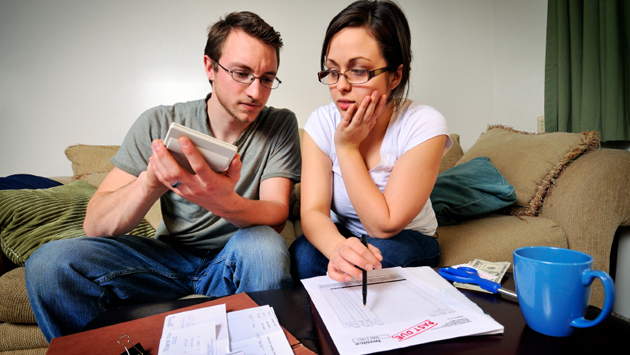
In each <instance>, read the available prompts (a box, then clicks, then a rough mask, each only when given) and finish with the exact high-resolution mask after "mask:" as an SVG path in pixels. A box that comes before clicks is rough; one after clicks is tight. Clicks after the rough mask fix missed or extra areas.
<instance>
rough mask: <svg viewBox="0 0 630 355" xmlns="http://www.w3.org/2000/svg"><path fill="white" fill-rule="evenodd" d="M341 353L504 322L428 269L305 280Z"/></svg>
mask: <svg viewBox="0 0 630 355" xmlns="http://www.w3.org/2000/svg"><path fill="white" fill-rule="evenodd" d="M302 283H303V284H304V287H305V288H306V290H307V291H308V294H309V296H310V297H311V300H312V301H313V304H314V305H315V307H316V308H317V310H318V312H319V315H320V316H321V317H322V320H323V321H324V324H325V325H326V328H327V329H328V333H329V334H330V336H331V338H332V340H333V342H334V343H335V346H336V347H337V350H338V351H339V353H340V354H341V355H353V354H357V355H359V354H367V353H374V352H379V351H386V350H391V349H396V348H403V347H408V346H412V345H417V344H424V343H428V342H433V341H439V340H444V339H451V338H457V337H463V336H470V335H481V334H494V333H502V332H503V326H502V325H501V324H499V323H498V322H496V321H495V320H494V319H492V318H491V317H490V316H488V315H487V314H485V313H483V311H482V310H481V309H480V308H479V307H478V306H477V305H475V304H474V303H473V302H471V301H470V300H468V299H467V298H466V296H464V295H463V294H462V293H461V292H459V291H458V290H457V289H456V288H455V287H453V286H452V285H451V284H450V283H448V282H446V281H445V280H443V279H442V277H440V276H439V274H437V273H436V272H435V271H434V270H433V269H431V268H428V267H422V268H413V269H411V268H409V269H403V268H400V267H397V268H390V269H382V270H374V271H370V272H369V273H368V294H367V304H366V306H363V297H362V287H361V286H362V285H361V280H352V281H349V282H336V281H333V280H331V279H330V278H329V277H328V276H320V277H313V278H310V279H306V280H302Z"/></svg>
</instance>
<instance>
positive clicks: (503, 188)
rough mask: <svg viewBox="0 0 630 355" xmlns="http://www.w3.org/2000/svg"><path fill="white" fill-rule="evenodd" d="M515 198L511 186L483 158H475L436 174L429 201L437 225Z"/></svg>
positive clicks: (498, 206) (478, 213)
mask: <svg viewBox="0 0 630 355" xmlns="http://www.w3.org/2000/svg"><path fill="white" fill-rule="evenodd" d="M515 201H516V193H515V192H514V186H512V185H510V184H509V183H508V182H507V180H505V178H504V177H503V176H502V175H501V174H500V173H499V171H498V170H497V169H496V168H495V167H494V166H493V165H492V163H491V162H490V160H489V159H488V158H487V157H477V158H474V159H472V160H470V161H468V162H466V163H463V164H460V165H456V166H454V167H453V168H450V169H448V170H446V171H444V172H443V173H441V174H440V175H438V177H437V180H436V182H435V186H434V187H433V191H432V192H431V204H432V205H433V210H434V211H435V216H436V217H437V221H438V225H441V226H445V225H453V224H457V223H458V222H461V221H464V220H467V219H471V218H476V217H481V216H483V215H485V214H488V213H490V212H494V211H497V210H499V209H501V208H504V207H507V206H509V205H511V204H512V203H514V202H515Z"/></svg>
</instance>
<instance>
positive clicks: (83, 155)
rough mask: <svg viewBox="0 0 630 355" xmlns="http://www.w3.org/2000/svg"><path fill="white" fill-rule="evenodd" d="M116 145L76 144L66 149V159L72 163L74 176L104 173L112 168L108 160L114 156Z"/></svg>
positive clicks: (116, 149) (116, 150) (112, 165)
mask: <svg viewBox="0 0 630 355" xmlns="http://www.w3.org/2000/svg"><path fill="white" fill-rule="evenodd" d="M119 148H120V147H119V146H117V145H85V144H77V145H72V146H69V147H68V148H66V157H67V158H68V160H70V161H71V162H72V171H73V172H74V174H75V175H81V174H86V173H106V172H108V171H110V170H112V169H113V168H114V164H112V163H111V162H110V161H109V160H110V159H111V158H112V157H113V156H114V155H116V153H117V152H118V149H119Z"/></svg>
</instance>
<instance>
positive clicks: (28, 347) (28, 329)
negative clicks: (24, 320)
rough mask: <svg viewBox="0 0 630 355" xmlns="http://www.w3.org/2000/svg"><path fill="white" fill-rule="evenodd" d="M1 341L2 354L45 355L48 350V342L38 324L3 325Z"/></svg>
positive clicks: (0, 331) (0, 325)
mask: <svg viewBox="0 0 630 355" xmlns="http://www.w3.org/2000/svg"><path fill="white" fill-rule="evenodd" d="M0 339H2V341H0V354H7V355H8V354H10V355H44V354H46V351H47V349H48V342H46V338H44V334H42V331H41V330H39V327H38V326H37V324H11V323H2V324H0ZM5 351H6V352H5Z"/></svg>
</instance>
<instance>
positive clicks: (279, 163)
mask: <svg viewBox="0 0 630 355" xmlns="http://www.w3.org/2000/svg"><path fill="white" fill-rule="evenodd" d="M209 97H210V95H208V97H207V98H206V99H204V100H197V101H189V102H184V103H178V104H175V105H173V106H158V107H155V108H152V109H149V110H147V111H146V112H144V113H143V114H142V115H140V117H139V118H138V120H137V121H136V122H135V123H134V124H133V126H132V127H131V129H130V130H129V132H128V133H127V136H126V137H125V140H124V141H123V144H122V145H121V148H120V150H119V151H118V153H117V154H116V155H115V156H114V157H113V158H112V159H111V162H112V163H113V164H114V165H115V166H116V167H118V168H120V169H122V170H124V171H126V172H128V173H130V174H133V175H135V176H138V175H140V173H141V172H143V171H145V170H146V168H147V165H148V164H149V157H150V156H151V142H152V141H153V140H154V139H164V137H165V136H166V132H167V131H168V128H169V126H170V124H171V123H172V122H176V123H179V124H181V125H184V126H186V127H189V128H192V129H195V130H197V131H199V132H202V133H205V134H207V135H210V136H212V132H211V131H210V127H209V125H208V113H207V103H206V102H207V100H208V99H209ZM231 143H232V144H234V145H236V146H237V147H238V152H239V154H240V155H241V161H242V163H243V167H242V169H241V178H240V180H239V181H238V183H237V184H236V187H235V191H236V192H237V193H238V194H239V195H240V196H243V197H245V198H248V199H252V200H257V199H258V198H259V189H260V182H261V181H263V180H265V179H268V178H273V177H284V178H289V179H292V180H294V181H296V182H298V181H300V167H301V154H300V139H299V135H298V123H297V119H296V118H295V114H294V113H293V112H291V111H289V110H287V109H276V108H273V107H265V108H264V109H263V110H262V111H261V112H260V114H259V115H258V117H256V120H255V121H254V122H252V123H251V124H250V125H249V126H248V127H247V129H245V131H243V133H242V134H241V135H240V137H239V138H238V139H237V140H236V142H231ZM160 202H161V207H162V216H163V221H162V223H160V226H159V227H158V230H157V232H156V238H157V239H159V240H162V241H164V242H166V243H169V244H174V245H181V246H186V247H192V248H198V249H204V250H220V249H221V248H223V246H225V244H226V243H227V241H228V240H229V239H230V237H231V236H232V235H233V234H234V233H235V232H236V231H237V230H238V227H236V226H235V225H233V224H231V223H229V222H227V221H226V220H224V219H223V218H220V217H218V216H215V215H214V214H213V213H211V212H209V211H208V210H206V209H204V208H202V207H200V206H199V205H196V204H194V203H192V202H189V201H187V200H185V199H183V198H182V197H180V196H178V195H177V194H175V193H174V192H172V191H168V192H167V193H166V194H164V195H163V196H162V197H161V198H160Z"/></svg>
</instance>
